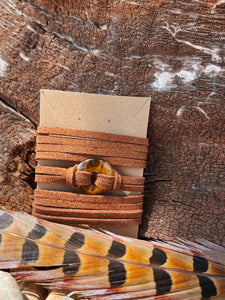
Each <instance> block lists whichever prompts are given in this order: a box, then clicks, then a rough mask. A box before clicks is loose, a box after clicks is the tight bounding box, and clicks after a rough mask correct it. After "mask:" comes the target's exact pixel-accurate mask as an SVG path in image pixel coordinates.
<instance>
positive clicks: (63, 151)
mask: <svg viewBox="0 0 225 300" xmlns="http://www.w3.org/2000/svg"><path fill="white" fill-rule="evenodd" d="M37 133H38V136H37V148H36V158H37V159H42V160H54V161H56V163H57V161H58V160H59V161H60V160H64V161H65V160H66V161H73V162H81V161H84V160H86V159H88V158H100V159H103V160H106V161H108V162H109V163H110V164H112V165H117V166H127V167H136V168H144V167H145V165H146V156H147V151H148V140H147V139H145V138H139V137H133V136H126V135H117V134H111V133H104V132H94V131H88V130H78V129H67V128H60V127H48V126H39V127H38V129H37ZM35 180H36V182H38V183H56V184H57V183H63V184H69V185H71V186H79V185H89V184H90V183H91V180H92V173H91V172H86V171H78V170H77V164H75V165H74V166H73V167H70V168H68V169H67V168H61V167H52V166H37V167H36V176H35ZM95 185H96V186H98V187H99V188H102V189H105V190H124V191H128V192H133V193H136V194H135V195H124V196H114V195H110V196H109V195H107V194H103V195H87V194H79V193H77V192H75V191H74V193H71V192H61V191H51V190H42V189H36V190H35V194H34V203H33V214H34V215H35V216H37V217H41V218H44V219H46V220H50V221H57V222H59V223H60V222H61V223H64V224H69V225H73V224H75V223H76V224H77V223H85V224H96V225H97V224H114V225H116V224H117V225H131V224H133V225H134V224H136V225H137V224H140V222H141V216H142V202H143V194H142V193H143V191H144V178H143V177H130V176H121V175H120V174H119V173H117V171H116V170H114V174H113V176H109V175H105V174H96V180H95ZM55 188H57V185H55V186H54V189H55Z"/></svg>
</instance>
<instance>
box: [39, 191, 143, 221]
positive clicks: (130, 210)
mask: <svg viewBox="0 0 225 300" xmlns="http://www.w3.org/2000/svg"><path fill="white" fill-rule="evenodd" d="M142 198H143V196H142V195H128V196H108V195H107V196H103V195H85V194H76V193H70V192H61V191H49V190H41V189H36V190H35V192H34V203H33V215H34V216H37V217H41V218H44V219H47V220H51V221H56V222H59V223H60V222H61V223H64V224H75V223H83V224H84V223H85V224H114V225H115V224H118V225H119V224H121V225H122V224H124V225H129V224H136V225H137V224H140V222H141V215H142ZM86 206H87V209H85V208H86ZM92 207H93V209H92Z"/></svg>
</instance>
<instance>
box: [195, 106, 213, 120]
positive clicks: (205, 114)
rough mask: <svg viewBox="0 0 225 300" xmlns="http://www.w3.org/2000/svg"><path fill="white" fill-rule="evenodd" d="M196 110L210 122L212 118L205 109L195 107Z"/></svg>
mask: <svg viewBox="0 0 225 300" xmlns="http://www.w3.org/2000/svg"><path fill="white" fill-rule="evenodd" d="M193 107H194V108H195V109H197V110H198V111H200V112H201V113H202V114H203V115H204V116H205V117H206V119H208V120H210V117H209V116H208V115H207V113H206V112H205V111H204V109H202V108H201V107H199V106H193Z"/></svg>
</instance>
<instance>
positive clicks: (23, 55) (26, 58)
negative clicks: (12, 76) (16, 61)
mask: <svg viewBox="0 0 225 300" xmlns="http://www.w3.org/2000/svg"><path fill="white" fill-rule="evenodd" d="M19 56H20V57H21V58H22V59H23V60H25V61H29V60H30V57H28V56H26V55H25V54H24V53H23V52H20V53H19Z"/></svg>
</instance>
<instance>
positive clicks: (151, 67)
mask: <svg viewBox="0 0 225 300" xmlns="http://www.w3.org/2000/svg"><path fill="white" fill-rule="evenodd" d="M224 13H225V3H224V1H223V0H222V1H221V0H220V1H211V2H210V1H194V0H192V1H188V0H185V1H172V0H169V1H138V0H137V1H126V0H120V1H119V0H111V1H98V3H96V2H95V1H91V0H89V1H85V2H84V1H69V0H67V1H59V0H56V1H46V0H39V1H37V0H32V1H31V0H30V1H16V0H10V1H6V0H1V2H0V14H1V18H0V28H1V30H0V39H1V45H0V76H1V77H0V95H1V97H2V98H3V99H4V101H5V102H7V103H9V104H10V105H12V106H13V107H14V108H16V109H17V110H18V111H19V112H21V113H22V114H23V115H25V116H26V117H27V118H28V119H29V120H31V121H32V122H34V123H36V124H37V123H38V115H39V90H40V88H50V89H60V90H70V91H78V92H91V93H102V94H111V95H133V96H151V97H152V106H151V113H150V121H149V138H150V148H149V156H148V166H147V168H146V171H145V173H146V180H147V184H146V197H145V198H146V202H145V213H144V218H143V224H142V226H141V231H140V234H141V235H142V236H143V235H146V236H147V237H153V238H161V239H165V238H174V237H176V236H178V237H182V238H196V237H198V236H201V237H205V238H208V239H210V240H212V241H216V242H219V243H221V242H222V240H223V238H224V235H225V226H224V225H225V218H224V216H225V213H224V212H225V211H224V210H225V197H224V196H225V195H224V194H225V182H224V175H225V171H224V148H225V142H224V133H225V131H224V128H225V124H224V123H225V118H224V113H225V108H224V94H225V93H224V84H225V80H224V77H225V61H224V60H225V48H224V39H225V33H224V28H225V14H224ZM27 126H28V125H24V129H23V130H28V129H27V128H30V127H29V126H30V125H29V126H28V127H27ZM4 144H5V145H7V146H6V148H8V149H11V148H10V147H11V142H10V141H6V142H5V143H4ZM1 151H3V150H1ZM1 153H2V152H1ZM6 165H7V163H6ZM5 168H6V167H5ZM19 180H20V179H18V187H19V186H20V181H19ZM3 182H4V181H3ZM5 184H6V185H8V183H6V182H5ZM21 190H22V188H21ZM29 193H30V194H32V191H31V190H29V191H26V195H28V194H29ZM15 207H16V205H15ZM20 207H21V206H20V204H17V208H18V209H19V208H20Z"/></svg>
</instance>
